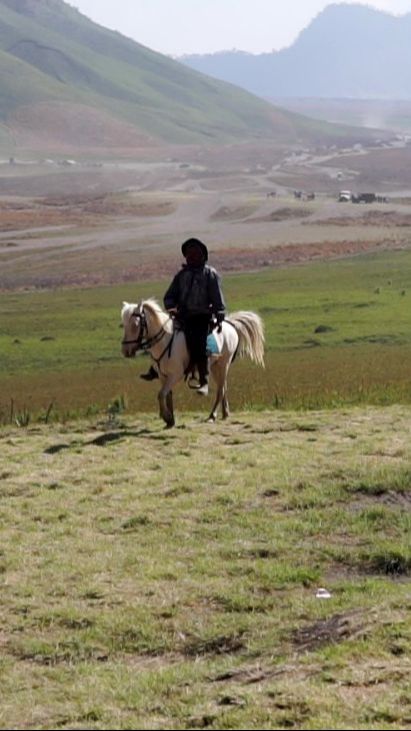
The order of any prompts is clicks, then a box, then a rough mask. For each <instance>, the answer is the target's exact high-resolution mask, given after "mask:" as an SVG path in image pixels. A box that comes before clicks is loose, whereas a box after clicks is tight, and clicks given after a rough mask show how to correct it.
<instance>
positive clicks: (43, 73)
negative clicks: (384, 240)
mask: <svg viewBox="0 0 411 731" xmlns="http://www.w3.org/2000/svg"><path fill="white" fill-rule="evenodd" d="M0 51H1V54H0V71H1V82H0V121H1V122H2V123H3V125H5V126H6V128H7V129H9V130H10V134H11V135H12V136H14V140H15V141H16V142H17V144H19V143H22V142H23V143H24V140H25V139H26V135H27V130H29V131H30V140H31V145H32V146H33V145H35V142H36V135H37V137H38V140H39V143H40V142H41V144H42V145H43V146H44V145H45V144H48V145H53V143H56V140H55V137H56V132H57V131H58V130H59V129H60V126H61V117H62V110H63V115H64V111H66V112H67V114H68V115H70V109H71V107H72V105H75V108H76V110H77V113H78V115H80V117H82V118H84V120H85V122H86V126H87V124H88V120H89V118H90V114H91V117H92V118H93V119H94V118H95V110H98V111H101V112H102V121H101V124H100V126H102V125H103V126H104V125H105V124H106V123H108V117H111V118H112V120H111V125H112V124H113V120H116V121H117V123H118V124H119V125H120V126H119V127H118V138H119V139H120V140H121V142H122V144H123V146H124V143H126V145H125V146H127V140H128V134H129V133H130V126H131V127H133V128H134V133H135V131H136V130H137V132H138V134H139V135H140V138H141V139H144V141H145V144H148V143H151V144H159V143H160V142H168V143H194V144H197V143H204V142H207V143H210V142H219V143H221V142H230V141H240V140H241V141H243V140H247V139H253V140H255V139H261V138H266V139H270V140H272V141H275V140H279V141H286V142H291V141H292V142H299V143H301V142H307V141H309V140H311V139H313V138H315V139H317V138H321V140H322V141H324V140H326V139H327V138H329V137H332V138H335V137H336V136H338V135H341V134H343V135H344V134H345V135H347V132H349V130H347V129H344V128H340V129H338V128H334V127H333V126H332V125H327V124H324V123H322V122H314V123H313V122H312V121H309V120H305V119H304V118H303V117H299V116H297V115H294V114H292V113H290V112H287V111H283V110H280V109H278V108H276V107H273V106H271V105H270V104H268V103H266V102H265V101H263V100H261V99H258V98H256V97H254V96H253V95H251V94H249V93H248V92H246V91H243V90H240V89H238V88H236V87H234V86H232V85H230V84H227V83H225V82H220V81H217V80H214V79H211V78H209V77H206V76H204V75H202V74H199V73H198V72H196V71H193V70H192V69H189V68H187V67H186V66H184V65H183V64H180V63H178V62H176V61H173V60H171V59H169V58H167V57H165V56H162V55H161V54H158V53H155V52H154V51H151V50H150V49H148V48H145V47H144V46H142V45H140V44H138V43H136V42H135V41H132V40H130V39H128V38H125V37H124V36H122V35H120V34H119V33H116V32H113V31H110V30H108V29H106V28H103V27H101V26H99V25H97V24H95V23H94V22H92V21H91V20H89V19H88V18H86V17H85V16H83V15H82V14H81V13H80V12H79V11H78V10H76V9H75V8H74V7H71V6H70V5H68V4H67V3H65V2H63V1H62V0H17V1H16V0H13V2H11V0H0ZM56 110H57V111H58V113H57V114H56ZM107 115H108V116H107ZM124 125H125V126H124ZM132 137H133V135H131V138H132ZM358 137H359V134H358V133H356V138H357V139H358ZM65 139H66V143H72V144H80V145H81V144H82V139H81V136H80V138H79V135H78V130H76V131H75V133H71V132H70V125H67V130H66V131H65ZM86 142H88V140H86ZM134 144H135V141H134V140H133V139H131V141H130V145H134Z"/></svg>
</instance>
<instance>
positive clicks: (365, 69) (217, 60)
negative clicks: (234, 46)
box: [180, 4, 411, 99]
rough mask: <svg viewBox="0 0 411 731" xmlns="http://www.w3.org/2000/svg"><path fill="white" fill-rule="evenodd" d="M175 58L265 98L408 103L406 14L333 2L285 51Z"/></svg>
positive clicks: (410, 55)
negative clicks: (398, 14) (400, 100)
mask: <svg viewBox="0 0 411 731" xmlns="http://www.w3.org/2000/svg"><path fill="white" fill-rule="evenodd" d="M180 60H181V61H182V62H183V63H185V64H186V65H187V66H190V67H191V68H193V69H196V70H198V71H201V72H202V73H205V74H209V75H210V76H212V77H215V78H218V79H223V80H225V81H229V82H230V83H232V84H237V85H239V86H242V87H243V88H244V89H247V90H248V91H251V92H252V93H254V94H257V95H259V96H261V97H264V98H270V99H274V98H279V97H282V98H287V97H288V98H291V97H305V98H307V97H317V98H353V99H411V14H407V15H402V16H394V15H391V14H389V13H386V12H381V11H378V10H373V9H372V8H370V7H368V6H365V5H360V4H358V5H342V4H332V5H329V6H328V7H326V8H325V10H323V11H322V12H321V13H320V14H319V15H317V17H316V18H314V20H312V22H311V23H310V24H309V25H308V27H307V28H305V29H304V30H303V31H302V32H301V33H300V35H299V36H298V38H297V40H296V41H295V42H294V43H293V44H292V45H291V46H290V47H289V48H286V49H284V50H281V51H277V52H273V53H263V54H260V55H253V54H250V53H244V52H241V51H222V52H221V53H215V54H211V55H202V56H193V55H190V56H185V57H182V58H181V59H180Z"/></svg>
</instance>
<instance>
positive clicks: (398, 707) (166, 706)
mask: <svg viewBox="0 0 411 731" xmlns="http://www.w3.org/2000/svg"><path fill="white" fill-rule="evenodd" d="M410 417H411V413H410V407H406V406H391V407H384V408H376V407H364V408H350V409H339V410H329V411H319V412H310V414H307V413H301V412H300V413H296V412H290V411H289V412H284V411H277V412H272V411H271V412H269V411H266V412H261V413H250V412H247V413H244V412H239V413H238V414H237V415H236V418H234V419H232V421H231V422H230V423H229V424H228V423H216V424H214V425H208V424H207V425H206V424H204V423H203V420H202V416H200V415H198V414H191V415H189V416H183V417H182V418H181V423H180V427H177V428H176V429H175V430H173V431H167V432H165V431H164V430H163V427H162V425H161V424H160V423H159V421H158V419H157V418H156V417H154V416H149V415H138V416H133V417H130V416H121V419H119V420H118V422H117V423H116V424H115V423H114V422H109V421H99V420H98V419H97V418H94V419H89V420H87V421H75V422H71V423H67V424H66V425H62V424H57V425H53V424H52V425H50V424H49V425H39V424H36V425H33V426H31V425H29V427H28V428H27V429H24V430H22V429H18V428H17V427H15V426H14V427H4V428H3V429H2V430H1V432H0V442H1V444H0V491H1V497H2V500H1V510H0V524H1V529H2V530H1V540H0V581H1V589H2V591H1V596H2V603H1V606H2V625H1V630H0V640H1V647H2V655H1V660H0V682H1V687H2V703H1V708H0V727H1V728H4V729H6V728H33V729H50V728H61V729H76V728H82V729H131V728H141V729H149V728H150V729H153V728H155V729H187V728H190V729H199V728H210V729H239V728H241V729H245V728H250V729H260V728H261V729H279V728H295V729H326V728H339V729H351V728H358V729H380V728H381V727H383V728H385V729H403V728H407V727H408V726H409V721H410V718H411V704H410V660H409V658H410V651H411V630H410V623H409V612H410V607H411V604H410V601H411V600H410V592H409V576H410V572H411V557H410V550H409V540H408V538H409V531H410V518H409V504H410V479H409V478H410V471H409V464H410V457H411V450H410V444H411V439H410V437H411V433H410V426H411V418H410ZM17 455H18V459H17ZM382 485H383V486H384V489H383V490H382V489H381V486H382ZM361 486H362V487H361ZM364 486H366V488H364ZM373 486H374V489H373ZM407 506H408V509H407ZM319 587H325V588H327V589H328V591H329V592H330V594H331V597H330V598H329V599H321V598H317V596H316V594H317V590H318V588H319Z"/></svg>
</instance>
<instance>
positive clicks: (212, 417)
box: [206, 416, 215, 424]
mask: <svg viewBox="0 0 411 731" xmlns="http://www.w3.org/2000/svg"><path fill="white" fill-rule="evenodd" d="M214 422H215V416H209V417H208V419H207V420H206V424H214Z"/></svg>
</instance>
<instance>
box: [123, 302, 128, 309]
mask: <svg viewBox="0 0 411 731" xmlns="http://www.w3.org/2000/svg"><path fill="white" fill-rule="evenodd" d="M124 307H128V302H124V301H123V309H124Z"/></svg>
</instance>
